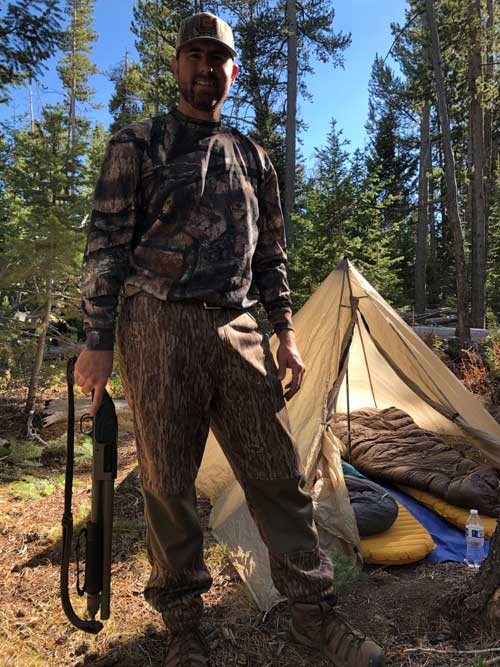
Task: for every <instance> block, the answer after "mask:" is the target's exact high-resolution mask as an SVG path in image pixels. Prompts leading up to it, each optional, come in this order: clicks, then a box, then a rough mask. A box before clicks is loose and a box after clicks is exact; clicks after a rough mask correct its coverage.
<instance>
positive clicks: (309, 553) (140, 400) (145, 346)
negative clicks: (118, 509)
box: [118, 293, 334, 628]
mask: <svg viewBox="0 0 500 667" xmlns="http://www.w3.org/2000/svg"><path fill="white" fill-rule="evenodd" d="M118 348H119V358H120V369H121V373H122V380H123V384H124V387H125V392H126V395H127V400H128V401H129V403H130V404H131V405H133V409H134V423H135V430H136V441H137V453H138V459H139V465H140V468H141V483H142V492H143V496H144V503H145V519H146V526H147V538H146V542H147V548H148V554H149V558H150V561H151V565H152V572H151V576H150V578H149V581H148V583H147V586H146V589H145V596H146V599H147V600H148V602H149V603H150V604H151V605H152V606H153V607H154V608H155V609H156V610H158V611H160V612H162V614H163V618H164V620H165V622H166V624H167V626H169V627H170V628H175V627H177V626H179V625H180V624H185V623H196V622H198V621H199V619H200V616H201V613H202V601H201V593H204V592H206V591H207V590H208V589H209V588H210V585H211V579H210V575H209V573H208V570H207V568H206V566H205V564H204V562H203V535H202V530H201V527H200V523H199V519H198V515H197V512H196V493H195V487H194V481H195V478H196V474H197V471H198V468H199V465H200V462H201V458H202V455H203V450H204V446H205V441H206V438H207V434H208V430H209V425H210V426H211V427H212V429H213V430H214V433H216V435H217V438H218V440H219V443H220V444H221V446H222V448H223V450H224V453H225V455H226V456H227V458H228V460H229V462H230V464H231V466H232V468H233V471H234V473H235V476H236V478H237V479H238V481H239V482H240V484H241V485H242V487H243V489H244V491H245V496H246V499H247V502H248V506H249V508H250V511H251V513H252V515H253V517H254V519H255V521H256V523H257V526H258V528H259V530H260V533H261V535H262V537H263V539H264V541H265V543H266V545H267V547H268V550H269V557H270V564H271V572H272V576H273V581H274V583H275V585H276V587H277V588H278V590H279V591H280V592H281V593H282V594H283V595H286V596H287V597H288V598H289V600H290V601H292V602H294V601H297V602H306V603H307V602H317V601H320V600H325V599H331V600H333V597H334V594H333V583H332V580H333V571H332V566H331V563H330V561H329V560H328V558H327V557H326V556H325V555H324V554H323V552H322V551H321V550H320V549H319V546H318V539H317V533H316V530H315V527H314V524H313V521H312V505H311V500H310V497H309V496H308V495H307V494H306V493H305V492H304V491H303V490H302V485H301V480H302V469H301V466H300V463H299V461H298V458H297V455H296V452H295V448H294V444H293V439H292V436H291V433H290V425H289V420H288V414H287V411H286V408H285V404H284V399H283V394H282V389H281V384H280V382H279V380H278V379H277V371H276V367H275V364H274V360H273V357H272V354H271V352H270V350H269V345H268V342H267V338H266V337H265V335H263V333H262V331H261V330H260V327H259V325H258V324H257V322H256V321H255V319H254V318H253V317H252V316H251V315H250V314H248V313H244V312H243V313H242V312H240V311H235V310H229V309H205V308H204V307H203V305H202V304H195V303H169V302H164V301H161V300H159V299H156V298H155V297H152V296H150V295H148V294H145V293H140V294H137V295H136V296H134V297H130V298H128V299H126V300H125V304H124V308H123V310H122V314H121V317H120V322H119V327H118ZM270 508H272V509H270Z"/></svg>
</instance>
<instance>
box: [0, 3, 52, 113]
mask: <svg viewBox="0 0 500 667" xmlns="http://www.w3.org/2000/svg"><path fill="white" fill-rule="evenodd" d="M59 4H60V3H59V0H37V2H32V0H17V2H9V4H8V5H7V7H6V9H5V13H3V16H1V17H0V103H1V102H6V101H7V99H8V98H7V97H6V94H5V93H6V88H7V87H8V86H10V85H16V84H20V83H22V82H23V81H24V80H26V79H34V78H36V77H37V76H39V75H40V74H41V72H42V70H43V69H44V63H45V61H46V60H47V59H48V58H50V56H52V55H53V54H54V53H55V51H56V49H57V48H58V46H59V43H60V38H61V34H60V27H61V23H60V21H61V14H60V9H59Z"/></svg>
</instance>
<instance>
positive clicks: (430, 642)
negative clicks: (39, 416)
mask: <svg viewBox="0 0 500 667" xmlns="http://www.w3.org/2000/svg"><path fill="white" fill-rule="evenodd" d="M20 405H21V403H20V400H17V399H16V397H15V396H14V397H13V396H12V395H11V396H10V397H9V399H6V398H5V397H4V399H3V401H2V400H0V415H1V422H0V435H1V436H3V437H6V435H12V436H16V435H17V436H19V434H20V429H21V421H20ZM64 430H65V429H64V428H63V427H52V428H51V430H50V431H47V430H45V431H43V430H42V431H40V433H41V435H42V436H43V438H44V439H45V440H47V441H51V442H54V441H55V442H56V444H55V445H52V446H51V447H49V448H44V447H43V446H42V445H40V448H41V452H40V449H39V450H38V451H35V452H34V453H33V452H31V454H30V452H27V453H26V452H24V454H25V460H21V459H22V457H21V456H20V457H19V458H20V460H19V461H18V462H17V464H14V463H13V462H12V459H13V455H12V454H11V455H9V456H3V457H1V458H0V599H1V600H2V604H1V605H0V665H1V666H2V667H42V666H43V667H49V666H50V667H63V666H64V667H84V666H86V667H90V666H94V667H111V666H114V665H117V666H119V667H138V666H140V667H160V665H161V663H162V655H163V653H164V649H165V635H164V630H163V627H162V623H161V618H160V617H159V615H158V614H156V613H155V612H154V611H152V610H151V609H150V608H149V607H148V605H147V604H146V603H145V601H144V599H143V597H142V590H143V587H144V584H145V582H146V579H147V575H148V569H149V566H148V563H147V557H146V553H145V547H144V541H143V540H144V523H143V519H142V497H141V494H140V491H139V477H138V471H137V464H136V458H135V445H134V439H133V435H132V434H129V433H123V432H122V433H121V434H120V441H119V475H118V479H117V488H116V495H115V505H116V507H115V530H114V547H113V555H114V564H113V573H112V601H111V619H110V620H109V621H107V622H106V623H105V628H104V629H103V630H102V632H101V633H100V634H99V635H98V636H96V637H94V636H91V635H85V634H84V633H82V632H79V631H77V630H76V629H74V628H73V627H72V626H71V625H70V624H69V623H68V621H67V620H66V617H65V616H64V613H63V612H62V609H61V605H60V602H59V576H60V561H61V558H60V550H61V541H60V539H61V529H60V521H61V517H62V513H63V474H64V437H61V438H60V439H59V440H57V438H58V437H59V436H63V432H64ZM79 447H80V451H81V452H83V454H82V455H81V456H80V457H79V460H78V463H77V466H76V470H75V487H74V497H73V514H74V517H75V524H76V528H75V532H77V531H78V529H79V528H78V524H79V522H81V520H83V519H84V518H85V517H86V514H87V512H88V509H89V504H90V495H89V493H90V477H89V463H90V461H89V458H88V448H87V449H86V445H85V444H81V445H79ZM7 451H8V450H7ZM30 456H31V459H30V460H26V457H28V459H29V457H30ZM14 458H15V457H14ZM209 511H210V506H209V502H208V500H207V499H205V498H200V512H201V515H202V518H203V521H204V524H205V526H207V524H208V515H209ZM205 538H206V539H205V550H206V558H207V563H208V566H209V568H210V571H211V574H212V576H213V579H214V584H213V587H212V589H211V591H210V592H209V593H207V594H206V595H205V606H206V612H207V613H206V620H205V626H204V627H205V631H206V632H207V635H208V640H209V644H210V646H211V653H212V665H213V667H230V666H232V665H249V666H255V667H299V666H305V665H316V666H318V667H326V665H327V663H326V662H325V661H323V660H322V659H321V658H320V657H318V655H317V654H314V653H312V652H310V651H308V650H306V649H303V648H300V647H297V646H296V645H294V644H293V643H291V642H290V641H289V638H288V629H287V628H288V621H289V615H288V612H287V609H286V607H285V606H284V605H283V606H280V607H278V608H276V609H274V610H272V611H271V612H270V613H269V614H268V615H267V616H265V617H262V614H261V613H260V612H259V611H258V609H257V608H256V607H255V605H254V603H253V601H252V599H251V597H250V595H249V593H248V591H247V589H246V588H245V586H244V585H243V584H242V582H241V580H240V579H239V577H238V575H237V573H236V572H235V570H234V569H233V568H232V566H231V564H230V562H229V560H228V559H227V556H226V554H225V551H224V548H223V547H221V546H219V545H218V544H217V543H216V542H215V540H214V539H213V537H212V535H211V534H210V531H209V529H208V527H206V532H205ZM72 576H73V572H72ZM473 576H475V574H474V572H471V571H470V570H469V569H468V568H467V567H466V566H465V565H463V564H461V563H441V564H438V565H424V564H415V565H412V566H407V567H398V568H394V567H393V568H384V567H371V568H366V569H365V570H364V571H363V572H362V573H361V576H360V577H359V578H358V580H357V581H356V582H355V583H353V584H351V585H350V586H348V587H344V588H343V589H342V591H341V592H340V596H339V598H340V599H339V609H340V610H341V611H342V612H343V613H344V614H345V615H346V616H347V617H348V618H349V619H350V620H351V622H352V623H353V624H354V625H355V626H357V627H358V628H360V629H361V630H362V631H364V632H365V633H367V634H368V635H370V636H371V637H373V638H374V639H375V640H376V641H377V642H378V643H380V644H381V645H383V646H384V648H385V650H386V655H387V662H386V664H387V665H388V667H485V666H487V665H492V664H499V665H500V639H499V638H498V637H495V636H492V635H488V634H487V633H486V632H484V633H483V634H481V633H478V632H474V633H471V634H467V635H466V636H464V637H463V638H461V639H456V638H454V637H453V636H452V635H451V632H450V628H449V627H448V625H447V623H446V622H445V621H444V620H443V619H442V618H441V617H440V616H439V614H438V615H436V613H435V608H436V606H437V604H438V602H439V599H440V597H441V596H442V595H444V594H445V593H447V592H448V591H449V590H450V589H452V588H453V587H455V586H457V585H459V584H460V583H461V582H463V581H464V580H465V579H466V578H468V577H473ZM71 595H72V600H73V602H74V605H75V607H76V608H77V609H78V610H79V612H80V613H81V611H82V604H81V603H82V601H81V600H80V599H79V598H78V597H77V595H76V593H75V590H74V587H73V589H72V591H71Z"/></svg>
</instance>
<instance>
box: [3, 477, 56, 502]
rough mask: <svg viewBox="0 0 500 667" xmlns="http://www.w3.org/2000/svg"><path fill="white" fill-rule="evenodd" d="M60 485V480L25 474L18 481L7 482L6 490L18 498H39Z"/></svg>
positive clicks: (44, 496)
mask: <svg viewBox="0 0 500 667" xmlns="http://www.w3.org/2000/svg"><path fill="white" fill-rule="evenodd" d="M61 485H62V482H61V481H60V480H57V479H55V480H54V479H46V478H43V477H34V476H33V475H25V476H23V478H22V479H20V480H19V481H18V482H12V484H9V487H8V491H9V493H11V494H12V495H13V496H14V498H18V499H19V500H39V499H40V498H46V497H47V496H50V495H51V494H52V493H54V491H55V490H56V489H57V488H59V487H60V486H61Z"/></svg>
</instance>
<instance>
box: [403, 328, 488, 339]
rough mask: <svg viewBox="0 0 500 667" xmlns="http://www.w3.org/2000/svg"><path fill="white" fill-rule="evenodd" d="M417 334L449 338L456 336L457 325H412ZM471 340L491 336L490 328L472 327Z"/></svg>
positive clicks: (422, 336)
mask: <svg viewBox="0 0 500 667" xmlns="http://www.w3.org/2000/svg"><path fill="white" fill-rule="evenodd" d="M412 329H413V330H414V331H415V333H416V334H418V335H419V336H420V337H421V338H424V337H425V336H437V337H438V338H444V339H445V340H448V339H449V338H455V337H456V329H455V327H432V326H429V327H428V326H420V325H419V326H416V327H412ZM470 336H471V340H484V339H485V338H487V337H488V336H489V331H488V329H471V330H470Z"/></svg>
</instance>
